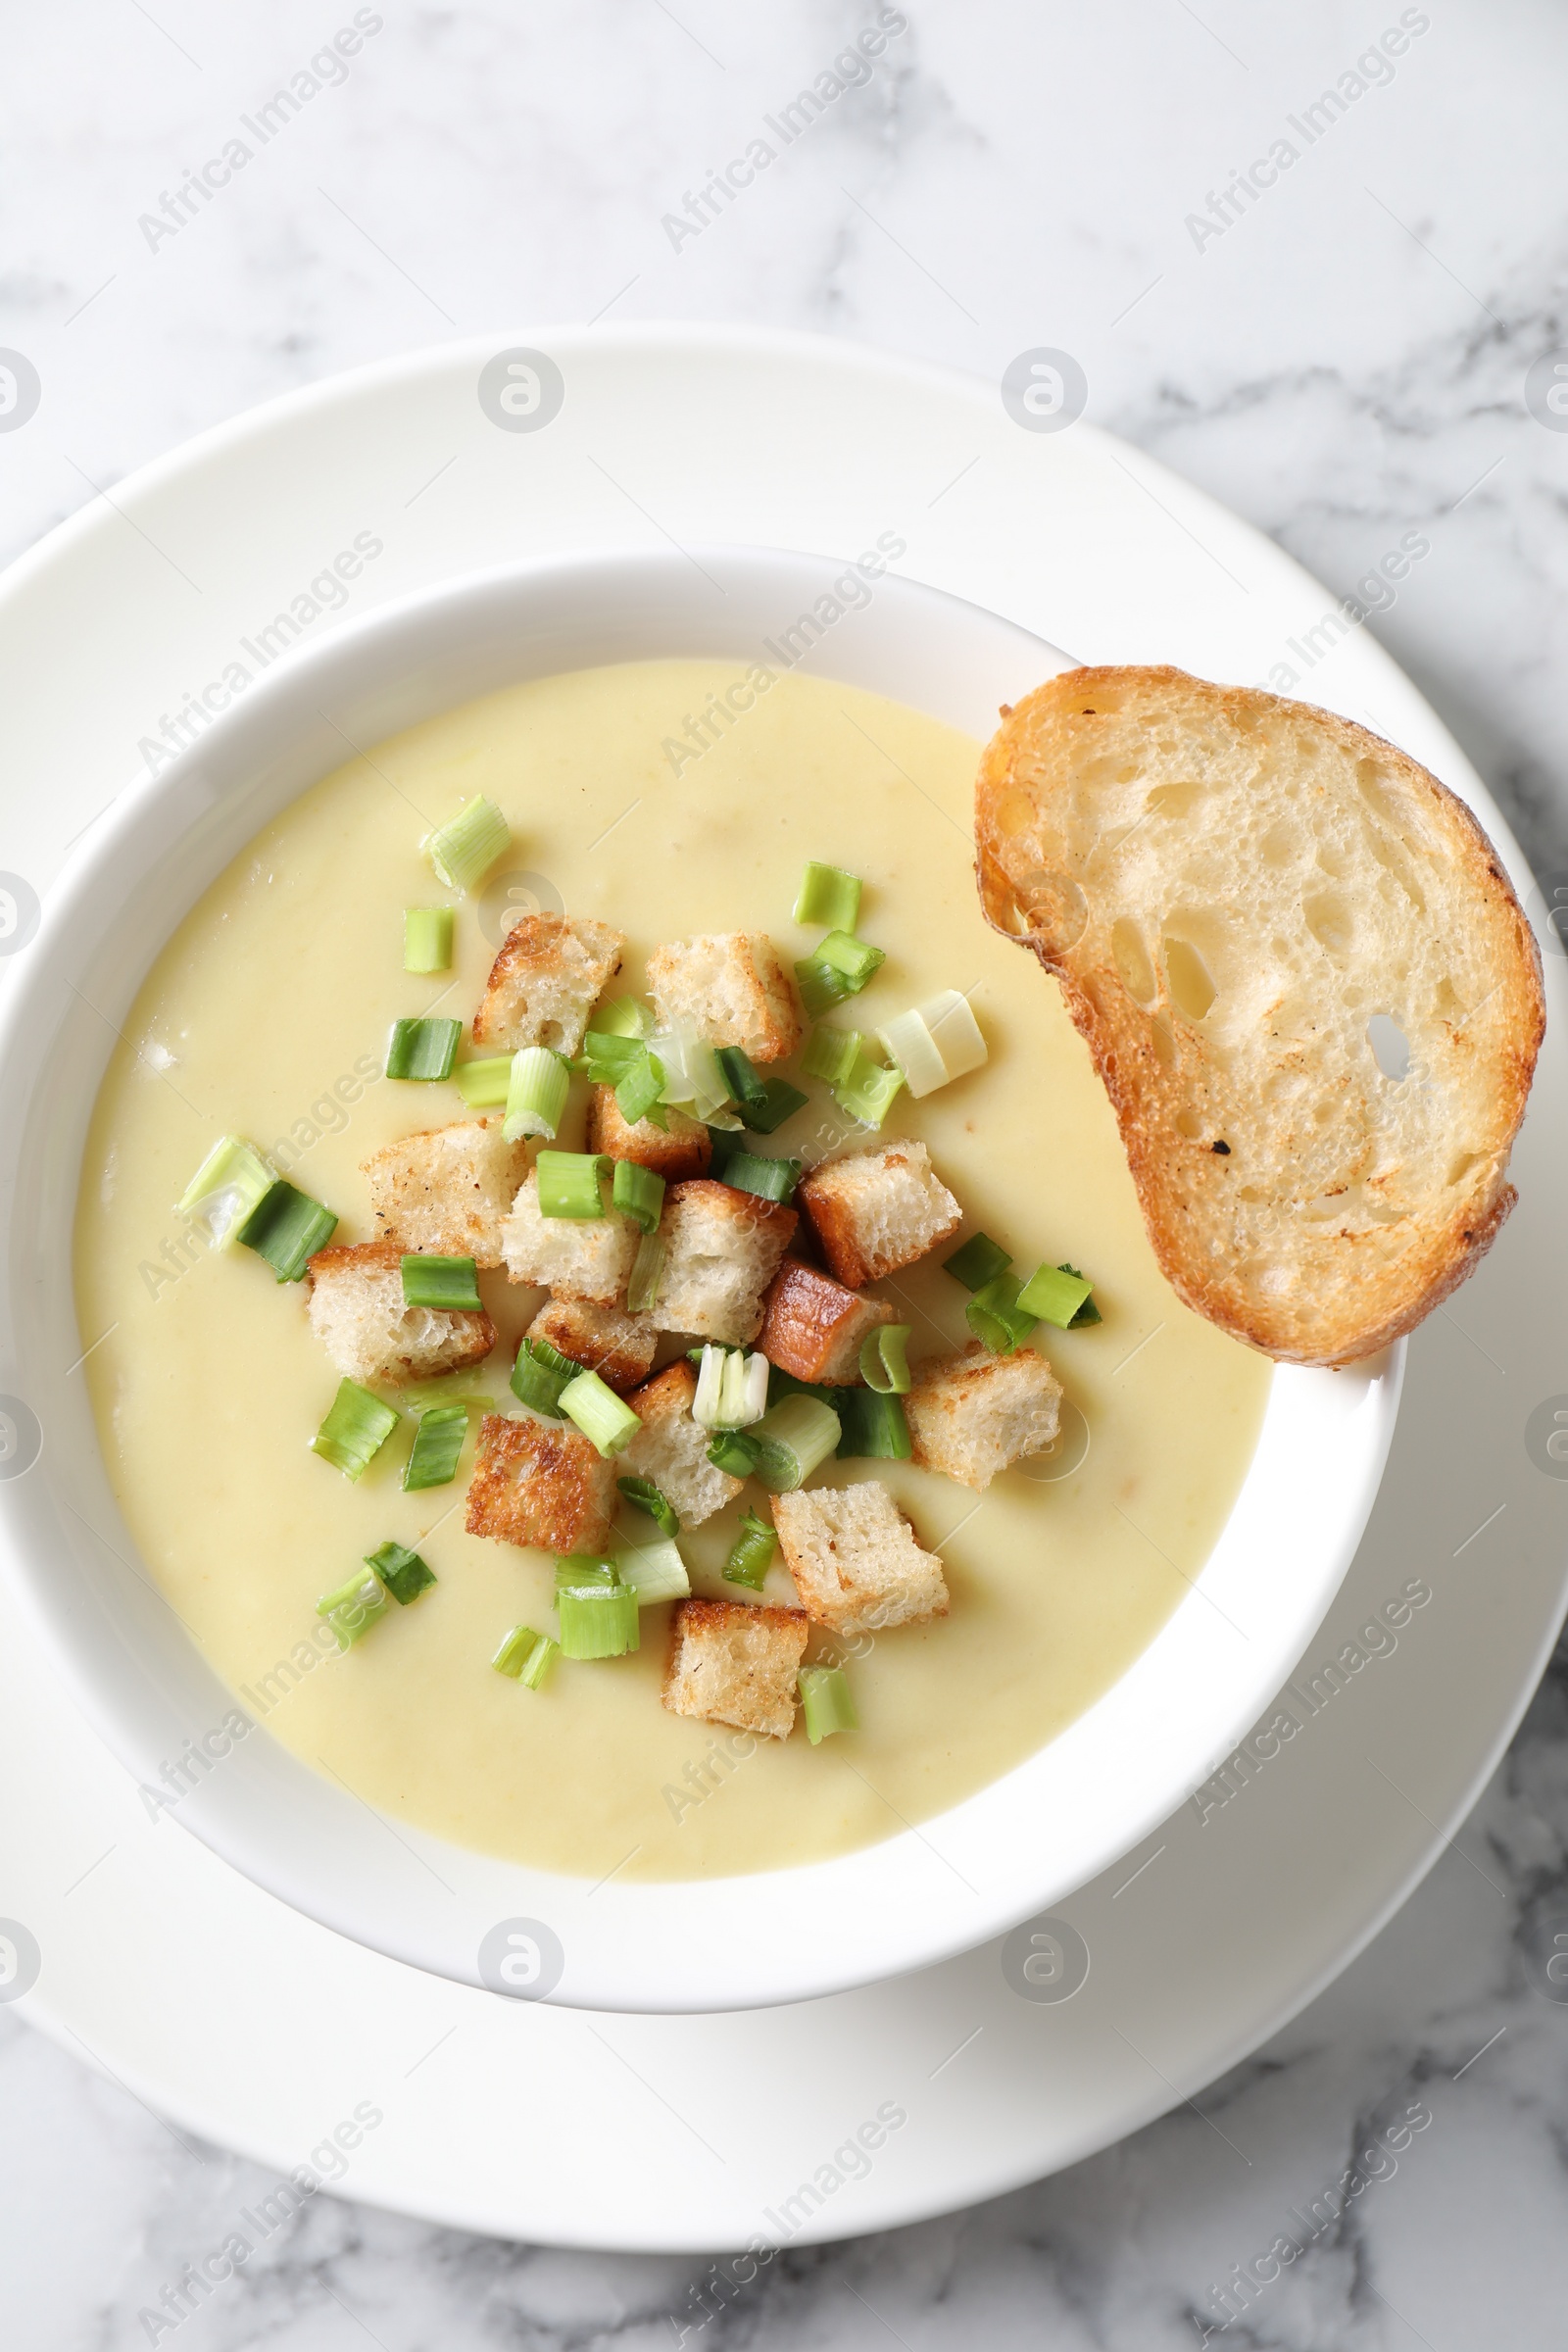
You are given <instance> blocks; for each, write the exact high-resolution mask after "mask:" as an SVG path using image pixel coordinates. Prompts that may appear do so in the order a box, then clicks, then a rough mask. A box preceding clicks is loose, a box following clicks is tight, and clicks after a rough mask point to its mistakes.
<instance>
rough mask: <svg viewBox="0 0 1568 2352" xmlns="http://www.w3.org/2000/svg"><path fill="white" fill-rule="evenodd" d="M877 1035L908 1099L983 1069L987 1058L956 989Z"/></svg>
mask: <svg viewBox="0 0 1568 2352" xmlns="http://www.w3.org/2000/svg"><path fill="white" fill-rule="evenodd" d="M877 1035H878V1037H879V1038H880V1039H881V1040H882V1043H883V1045H884V1046H885V1047H886V1048H887V1050H888V1052H889V1054H892V1056H893V1059H894V1060H895V1061H896V1062H897V1063H898V1065H899V1067H900V1069H901V1070H903V1072H904V1074H905V1076H906V1077H907V1080H908V1082H909V1092H910V1094H911V1095H916V1096H919V1095H929V1094H934V1093H935V1092H936V1089H937V1088H938V1087H939V1086H946V1085H947V1084H948V1083H949V1082H950V1080H952V1079H954V1078H965V1077H967V1076H968V1074H969V1072H970V1071H971V1070H978V1069H979V1068H981V1066H982V1065H983V1064H984V1062H985V1061H986V1059H987V1057H988V1052H989V1049H988V1048H987V1045H986V1041H985V1039H984V1038H983V1037H982V1036H981V1034H980V1024H979V1022H978V1021H977V1020H976V1019H975V1017H974V1013H973V1011H972V1009H971V1008H970V1005H969V1000H968V998H967V997H965V996H962V995H960V994H959V992H958V990H957V989H956V988H945V989H943V991H942V993H941V994H940V996H935V997H929V998H927V1000H926V1002H925V1003H924V1004H923V1005H915V1006H914V1008H913V1010H912V1011H909V1012H901V1013H899V1014H898V1015H897V1017H896V1018H895V1019H893V1020H891V1021H889V1023H888V1025H887V1027H886V1028H885V1029H879V1030H878V1031H877Z"/></svg>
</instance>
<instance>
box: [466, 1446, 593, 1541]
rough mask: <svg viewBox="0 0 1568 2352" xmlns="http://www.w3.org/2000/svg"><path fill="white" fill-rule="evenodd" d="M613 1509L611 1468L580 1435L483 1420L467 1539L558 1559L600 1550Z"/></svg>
mask: <svg viewBox="0 0 1568 2352" xmlns="http://www.w3.org/2000/svg"><path fill="white" fill-rule="evenodd" d="M614 1506H615V1465H614V1463H613V1461H607V1460H606V1459H605V1457H604V1456H603V1455H602V1454H601V1453H600V1451H599V1449H598V1447H597V1446H594V1445H593V1444H592V1443H591V1441H590V1440H589V1439H587V1438H585V1437H584V1436H583V1434H582V1432H581V1430H578V1429H571V1428H568V1427H567V1426H566V1425H565V1424H564V1422H556V1421H536V1420H533V1419H531V1418H530V1419H527V1420H509V1418H508V1417H507V1415H506V1414H505V1413H486V1414H485V1416H484V1419H483V1420H482V1421H481V1422H480V1424H479V1443H478V1447H477V1449H476V1451H475V1454H474V1464H473V1476H472V1478H471V1479H470V1480H469V1482H468V1510H467V1516H466V1519H465V1520H464V1526H465V1527H466V1529H467V1531H468V1533H469V1535H470V1536H490V1537H492V1538H493V1539H494V1540H495V1542H496V1543H498V1544H533V1545H534V1546H535V1547H536V1548H537V1549H538V1550H540V1551H553V1552H555V1553H556V1555H557V1557H558V1558H559V1557H561V1556H562V1555H563V1554H564V1553H565V1552H568V1551H600V1550H602V1549H603V1548H604V1546H605V1544H607V1543H608V1542H609V1540H610V1520H611V1514H612V1512H613V1509H614Z"/></svg>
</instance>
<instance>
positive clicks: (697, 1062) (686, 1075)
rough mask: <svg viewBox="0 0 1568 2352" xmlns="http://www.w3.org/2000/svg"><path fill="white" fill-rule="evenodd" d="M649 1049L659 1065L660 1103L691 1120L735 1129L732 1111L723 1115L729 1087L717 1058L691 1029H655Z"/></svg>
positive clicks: (681, 1025) (681, 1026)
mask: <svg viewBox="0 0 1568 2352" xmlns="http://www.w3.org/2000/svg"><path fill="white" fill-rule="evenodd" d="M650 1047H651V1051H652V1052H653V1053H654V1054H656V1055H657V1056H658V1058H659V1060H660V1061H661V1062H662V1064H663V1069H664V1085H663V1091H662V1095H661V1098H660V1099H661V1101H662V1102H664V1103H674V1104H675V1105H676V1107H677V1108H678V1109H681V1110H690V1112H691V1114H692V1116H693V1118H695V1119H701V1120H702V1121H703V1122H704V1123H705V1124H706V1123H707V1122H708V1121H709V1120H714V1121H715V1122H716V1124H717V1125H719V1126H721V1127H736V1126H739V1124H740V1121H739V1120H738V1118H736V1116H735V1115H734V1113H733V1112H730V1113H729V1114H728V1115H725V1106H726V1104H727V1103H728V1102H729V1085H728V1082H727V1080H726V1079H725V1076H724V1073H723V1071H722V1069H721V1068H720V1067H719V1061H718V1055H717V1054H716V1053H715V1052H714V1050H713V1048H712V1047H711V1045H709V1044H708V1043H707V1041H706V1039H704V1038H700V1037H699V1036H698V1035H697V1032H696V1031H695V1029H692V1028H689V1027H688V1026H687V1024H686V1023H685V1022H684V1021H677V1022H676V1024H675V1026H674V1027H673V1028H672V1029H661V1030H659V1031H658V1032H657V1034H656V1035H655V1036H654V1037H653V1039H652V1040H651V1041H650Z"/></svg>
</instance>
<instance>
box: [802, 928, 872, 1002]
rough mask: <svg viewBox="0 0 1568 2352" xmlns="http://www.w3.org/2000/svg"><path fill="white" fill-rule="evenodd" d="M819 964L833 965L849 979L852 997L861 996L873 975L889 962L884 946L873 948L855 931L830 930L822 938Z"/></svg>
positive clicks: (818, 947) (816, 957)
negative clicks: (862, 990) (856, 935)
mask: <svg viewBox="0 0 1568 2352" xmlns="http://www.w3.org/2000/svg"><path fill="white" fill-rule="evenodd" d="M812 961H813V962H815V963H827V964H831V965H832V967H833V969H834V970H835V971H836V972H842V973H843V975H844V977H845V979H846V980H847V981H848V982H849V984H850V987H849V993H850V995H851V996H858V995H859V993H860V991H861V989H862V988H863V987H864V986H865V984H866V982H867V981H868V980H869V979H870V977H871V974H872V973H873V972H874V971H876V970H877V969H878V968H879V967H880V966H881V965H882V964H884V963H886V961H887V951H886V950H885V949H884V948H873V947H870V946H868V945H867V944H866V942H865V941H864V940H863V939H857V938H856V937H855V934H854V933H853V932H852V931H830V932H829V933H828V935H827V937H826V939H819V940H818V941H817V943H816V947H815V950H814V952H813V956H812Z"/></svg>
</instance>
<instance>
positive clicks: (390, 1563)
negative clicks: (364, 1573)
mask: <svg viewBox="0 0 1568 2352" xmlns="http://www.w3.org/2000/svg"><path fill="white" fill-rule="evenodd" d="M365 1565H366V1566H367V1568H373V1569H374V1571H375V1573H376V1575H377V1576H378V1577H379V1578H380V1579H381V1582H382V1584H383V1585H385V1587H386V1589H387V1591H388V1592H389V1593H391V1595H392V1597H393V1599H394V1600H395V1601H397V1602H398V1604H399V1606H400V1607H402V1608H405V1609H406V1608H407V1607H408V1605H409V1603H410V1601H411V1600H417V1599H418V1597H419V1594H420V1593H428V1591H429V1590H430V1587H431V1586H432V1585H433V1584H434V1583H435V1570H434V1569H433V1568H432V1567H431V1566H430V1564H429V1562H428V1561H427V1560H421V1559H420V1557H419V1555H418V1553H417V1551H410V1549H409V1547H408V1545H407V1544H394V1543H392V1542H391V1541H390V1540H389V1541H388V1542H387V1543H385V1544H378V1545H377V1546H376V1548H375V1550H374V1551H368V1552H367V1553H366V1555H365Z"/></svg>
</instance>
